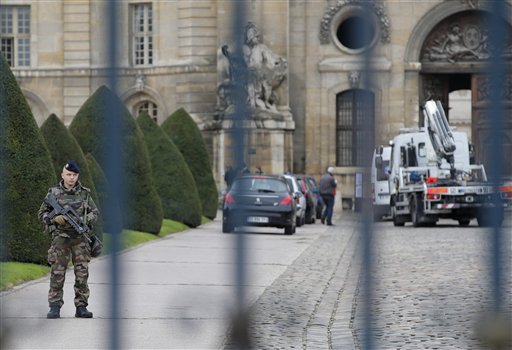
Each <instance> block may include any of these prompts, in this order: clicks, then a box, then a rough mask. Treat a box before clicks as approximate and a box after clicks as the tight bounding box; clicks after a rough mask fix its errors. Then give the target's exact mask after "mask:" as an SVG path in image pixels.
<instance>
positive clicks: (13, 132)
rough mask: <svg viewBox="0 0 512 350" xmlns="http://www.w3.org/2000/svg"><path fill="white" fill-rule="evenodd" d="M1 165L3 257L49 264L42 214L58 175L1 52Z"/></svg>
mask: <svg viewBox="0 0 512 350" xmlns="http://www.w3.org/2000/svg"><path fill="white" fill-rule="evenodd" d="M0 169H1V170H0V171H1V173H0V193H1V195H0V249H1V255H0V257H1V259H2V260H4V261H5V260H11V261H19V262H32V263H37V264H46V263H47V262H46V261H47V256H48V247H49V246H50V238H49V236H47V235H45V234H43V227H42V225H41V223H40V222H39V219H38V218H37V212H38V210H39V208H40V206H41V203H42V202H43V200H44V197H45V196H46V193H47V191H48V188H49V187H51V186H53V185H55V184H56V183H57V179H56V178H55V173H54V170H53V164H52V160H51V158H50V153H49V152H48V149H47V148H46V145H45V143H44V140H43V137H42V136H41V133H40V132H39V128H38V126H37V123H36V121H35V119H34V116H33V115H32V112H31V111H30V107H29V106H28V104H27V101H26V100H25V97H24V96H23V94H22V92H21V90H20V88H19V86H18V84H17V82H16V79H15V78H14V75H13V74H12V72H11V70H10V68H9V65H8V64H7V62H6V61H5V58H4V56H3V55H1V54H0Z"/></svg>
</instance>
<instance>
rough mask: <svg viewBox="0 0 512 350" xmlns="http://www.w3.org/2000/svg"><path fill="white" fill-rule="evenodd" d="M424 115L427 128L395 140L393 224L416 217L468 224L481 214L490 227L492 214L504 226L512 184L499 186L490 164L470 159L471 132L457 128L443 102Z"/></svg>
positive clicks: (415, 223) (430, 105)
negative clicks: (491, 180)
mask: <svg viewBox="0 0 512 350" xmlns="http://www.w3.org/2000/svg"><path fill="white" fill-rule="evenodd" d="M423 113H424V116H425V127H423V128H419V129H414V130H412V129H409V130H401V132H400V134H399V135H397V136H396V137H395V138H394V139H393V140H392V142H391V144H392V151H391V171H390V176H389V191H390V210H391V217H392V219H393V224H394V225H395V226H403V225H404V224H405V222H408V221H411V222H412V224H413V226H415V227H416V226H420V225H435V223H436V222H437V221H438V220H439V218H451V219H454V220H457V221H458V222H459V225H461V226H467V225H469V223H470V221H471V220H472V219H474V218H476V219H477V221H478V225H479V226H489V225H491V224H492V223H493V220H492V218H493V216H492V215H491V214H492V213H498V219H497V220H498V223H499V224H501V222H502V220H503V208H504V207H506V206H507V205H508V204H507V198H509V196H510V193H508V192H506V191H508V190H510V186H509V187H508V190H507V187H504V186H502V187H501V188H498V187H497V186H493V185H492V184H490V183H489V182H488V181H487V176H486V173H485V169H484V166H483V165H482V164H471V163H470V144H469V142H468V138H467V135H466V134H465V133H462V132H455V131H452V130H451V128H450V125H449V124H448V121H447V119H446V116H445V114H444V110H443V108H442V106H441V104H440V102H438V101H436V102H435V101H427V102H426V104H425V108H424V110H423ZM504 191H505V192H504ZM493 208H496V209H495V210H493Z"/></svg>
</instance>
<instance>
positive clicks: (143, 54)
mask: <svg viewBox="0 0 512 350" xmlns="http://www.w3.org/2000/svg"><path fill="white" fill-rule="evenodd" d="M131 6H132V7H131V9H132V28H131V32H132V50H133V54H132V60H133V64H134V65H135V66H140V65H150V64H153V5H152V4H150V3H143V4H133V5H131Z"/></svg>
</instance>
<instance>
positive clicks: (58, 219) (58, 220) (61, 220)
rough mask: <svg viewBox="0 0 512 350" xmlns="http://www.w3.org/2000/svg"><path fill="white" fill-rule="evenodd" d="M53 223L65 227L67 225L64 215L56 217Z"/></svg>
mask: <svg viewBox="0 0 512 350" xmlns="http://www.w3.org/2000/svg"><path fill="white" fill-rule="evenodd" d="M52 221H53V222H54V223H56V224H59V225H61V226H62V225H65V224H66V222H67V221H66V219H65V218H64V215H57V216H56V217H54V218H53V219H52Z"/></svg>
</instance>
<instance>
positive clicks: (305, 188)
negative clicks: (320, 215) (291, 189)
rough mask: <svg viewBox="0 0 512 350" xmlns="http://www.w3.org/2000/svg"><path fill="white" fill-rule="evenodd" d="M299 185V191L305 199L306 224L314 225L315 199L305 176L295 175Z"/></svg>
mask: <svg viewBox="0 0 512 350" xmlns="http://www.w3.org/2000/svg"><path fill="white" fill-rule="evenodd" d="M295 176H296V177H297V182H298V183H299V186H300V190H301V192H302V194H303V195H304V197H306V224H314V223H315V217H316V197H315V194H314V192H313V189H312V187H311V185H310V183H309V181H308V180H307V175H295Z"/></svg>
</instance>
